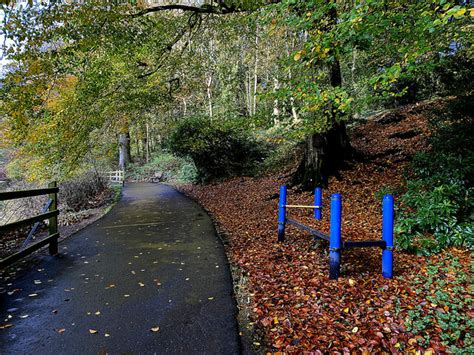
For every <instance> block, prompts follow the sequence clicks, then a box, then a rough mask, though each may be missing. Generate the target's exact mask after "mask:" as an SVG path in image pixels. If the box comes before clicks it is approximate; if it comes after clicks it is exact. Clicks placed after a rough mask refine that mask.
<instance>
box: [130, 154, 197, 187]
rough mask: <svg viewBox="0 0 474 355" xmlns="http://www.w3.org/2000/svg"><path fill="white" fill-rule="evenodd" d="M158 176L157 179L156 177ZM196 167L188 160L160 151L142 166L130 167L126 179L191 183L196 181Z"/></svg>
mask: <svg viewBox="0 0 474 355" xmlns="http://www.w3.org/2000/svg"><path fill="white" fill-rule="evenodd" d="M156 174H158V175H159V178H158V177H156ZM196 175H197V172H196V167H195V166H194V164H193V162H192V161H190V159H189V158H181V157H177V156H175V155H173V154H171V153H167V152H164V151H161V152H159V153H157V155H156V156H154V157H153V158H152V159H151V161H150V162H149V163H147V164H144V165H131V166H130V167H129V169H128V171H127V178H129V179H130V180H133V181H158V180H160V181H176V182H180V183H191V182H194V181H195V180H196Z"/></svg>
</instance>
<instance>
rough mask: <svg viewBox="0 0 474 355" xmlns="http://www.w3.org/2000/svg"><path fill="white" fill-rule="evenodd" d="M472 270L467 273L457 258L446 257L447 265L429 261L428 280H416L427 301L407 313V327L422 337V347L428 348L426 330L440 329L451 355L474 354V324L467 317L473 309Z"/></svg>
mask: <svg viewBox="0 0 474 355" xmlns="http://www.w3.org/2000/svg"><path fill="white" fill-rule="evenodd" d="M471 268H472V265H471ZM472 271H474V270H469V271H467V272H466V270H465V268H464V265H461V264H460V262H459V259H458V258H456V257H454V256H452V255H450V254H446V256H445V261H444V262H431V261H430V262H428V265H427V277H426V278H425V277H417V278H416V279H415V285H414V287H415V290H416V293H417V294H420V295H426V298H425V302H423V303H422V304H419V305H416V306H415V307H414V308H413V309H410V310H409V311H408V315H407V317H406V319H405V326H406V329H407V330H408V331H409V332H411V333H413V334H414V335H415V336H419V337H418V338H417V339H418V344H419V345H420V346H422V347H425V348H426V347H428V346H429V342H430V338H429V336H427V330H428V329H430V328H431V329H432V328H434V327H439V328H440V331H439V335H440V339H441V343H442V344H443V345H444V346H445V347H446V348H447V351H448V353H455V354H471V353H473V352H474V338H473V337H472V331H473V330H474V321H473V319H472V318H470V317H468V316H466V311H467V310H469V309H471V308H472V306H473V301H472V300H473V296H474V294H473V293H474V292H473V288H472V283H473V281H474V279H473V277H472ZM437 332H438V331H437ZM461 344H462V345H461Z"/></svg>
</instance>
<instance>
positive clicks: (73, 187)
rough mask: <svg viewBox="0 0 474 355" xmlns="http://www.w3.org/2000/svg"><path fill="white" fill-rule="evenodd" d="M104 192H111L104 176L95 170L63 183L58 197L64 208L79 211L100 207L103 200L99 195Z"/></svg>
mask: <svg viewBox="0 0 474 355" xmlns="http://www.w3.org/2000/svg"><path fill="white" fill-rule="evenodd" d="M104 193H111V192H110V191H109V189H108V187H107V185H106V184H105V182H104V181H103V180H102V178H101V177H100V176H99V175H98V174H96V173H95V172H88V173H86V174H84V175H82V176H80V177H77V178H74V179H71V180H68V181H65V182H63V183H61V185H60V189H59V196H58V198H59V202H60V203H61V204H62V205H63V207H62V209H64V210H69V211H76V212H77V211H80V210H83V209H88V208H93V207H98V205H100V204H101V203H102V202H103V199H100V198H99V199H98V197H99V196H101V195H102V194H104Z"/></svg>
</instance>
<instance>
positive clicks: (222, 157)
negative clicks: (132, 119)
mask: <svg viewBox="0 0 474 355" xmlns="http://www.w3.org/2000/svg"><path fill="white" fill-rule="evenodd" d="M236 122H238V121H210V120H209V119H208V118H200V117H196V118H191V119H188V120H185V121H183V122H181V123H180V124H179V125H178V126H177V127H176V129H175V130H174V131H173V133H172V134H171V136H170V137H169V138H168V142H167V143H168V147H169V148H170V149H171V150H172V151H173V152H174V153H176V154H178V155H181V156H189V157H190V158H191V159H192V160H193V162H194V164H195V165H196V168H197V170H198V177H199V179H200V180H201V181H209V180H213V179H219V178H226V177H230V176H240V175H246V174H252V173H253V171H254V169H255V167H256V164H257V163H259V162H261V161H262V159H263V158H264V156H265V149H264V147H263V144H261V143H259V142H257V141H256V139H255V138H253V137H252V135H251V134H250V132H249V130H248V129H246V128H244V127H243V125H238V124H236Z"/></svg>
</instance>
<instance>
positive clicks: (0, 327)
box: [0, 324, 13, 329]
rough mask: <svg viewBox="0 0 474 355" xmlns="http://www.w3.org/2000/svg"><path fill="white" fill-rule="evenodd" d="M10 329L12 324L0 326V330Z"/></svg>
mask: <svg viewBox="0 0 474 355" xmlns="http://www.w3.org/2000/svg"><path fill="white" fill-rule="evenodd" d="M11 327H13V324H4V325H0V329H8V328H11Z"/></svg>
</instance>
